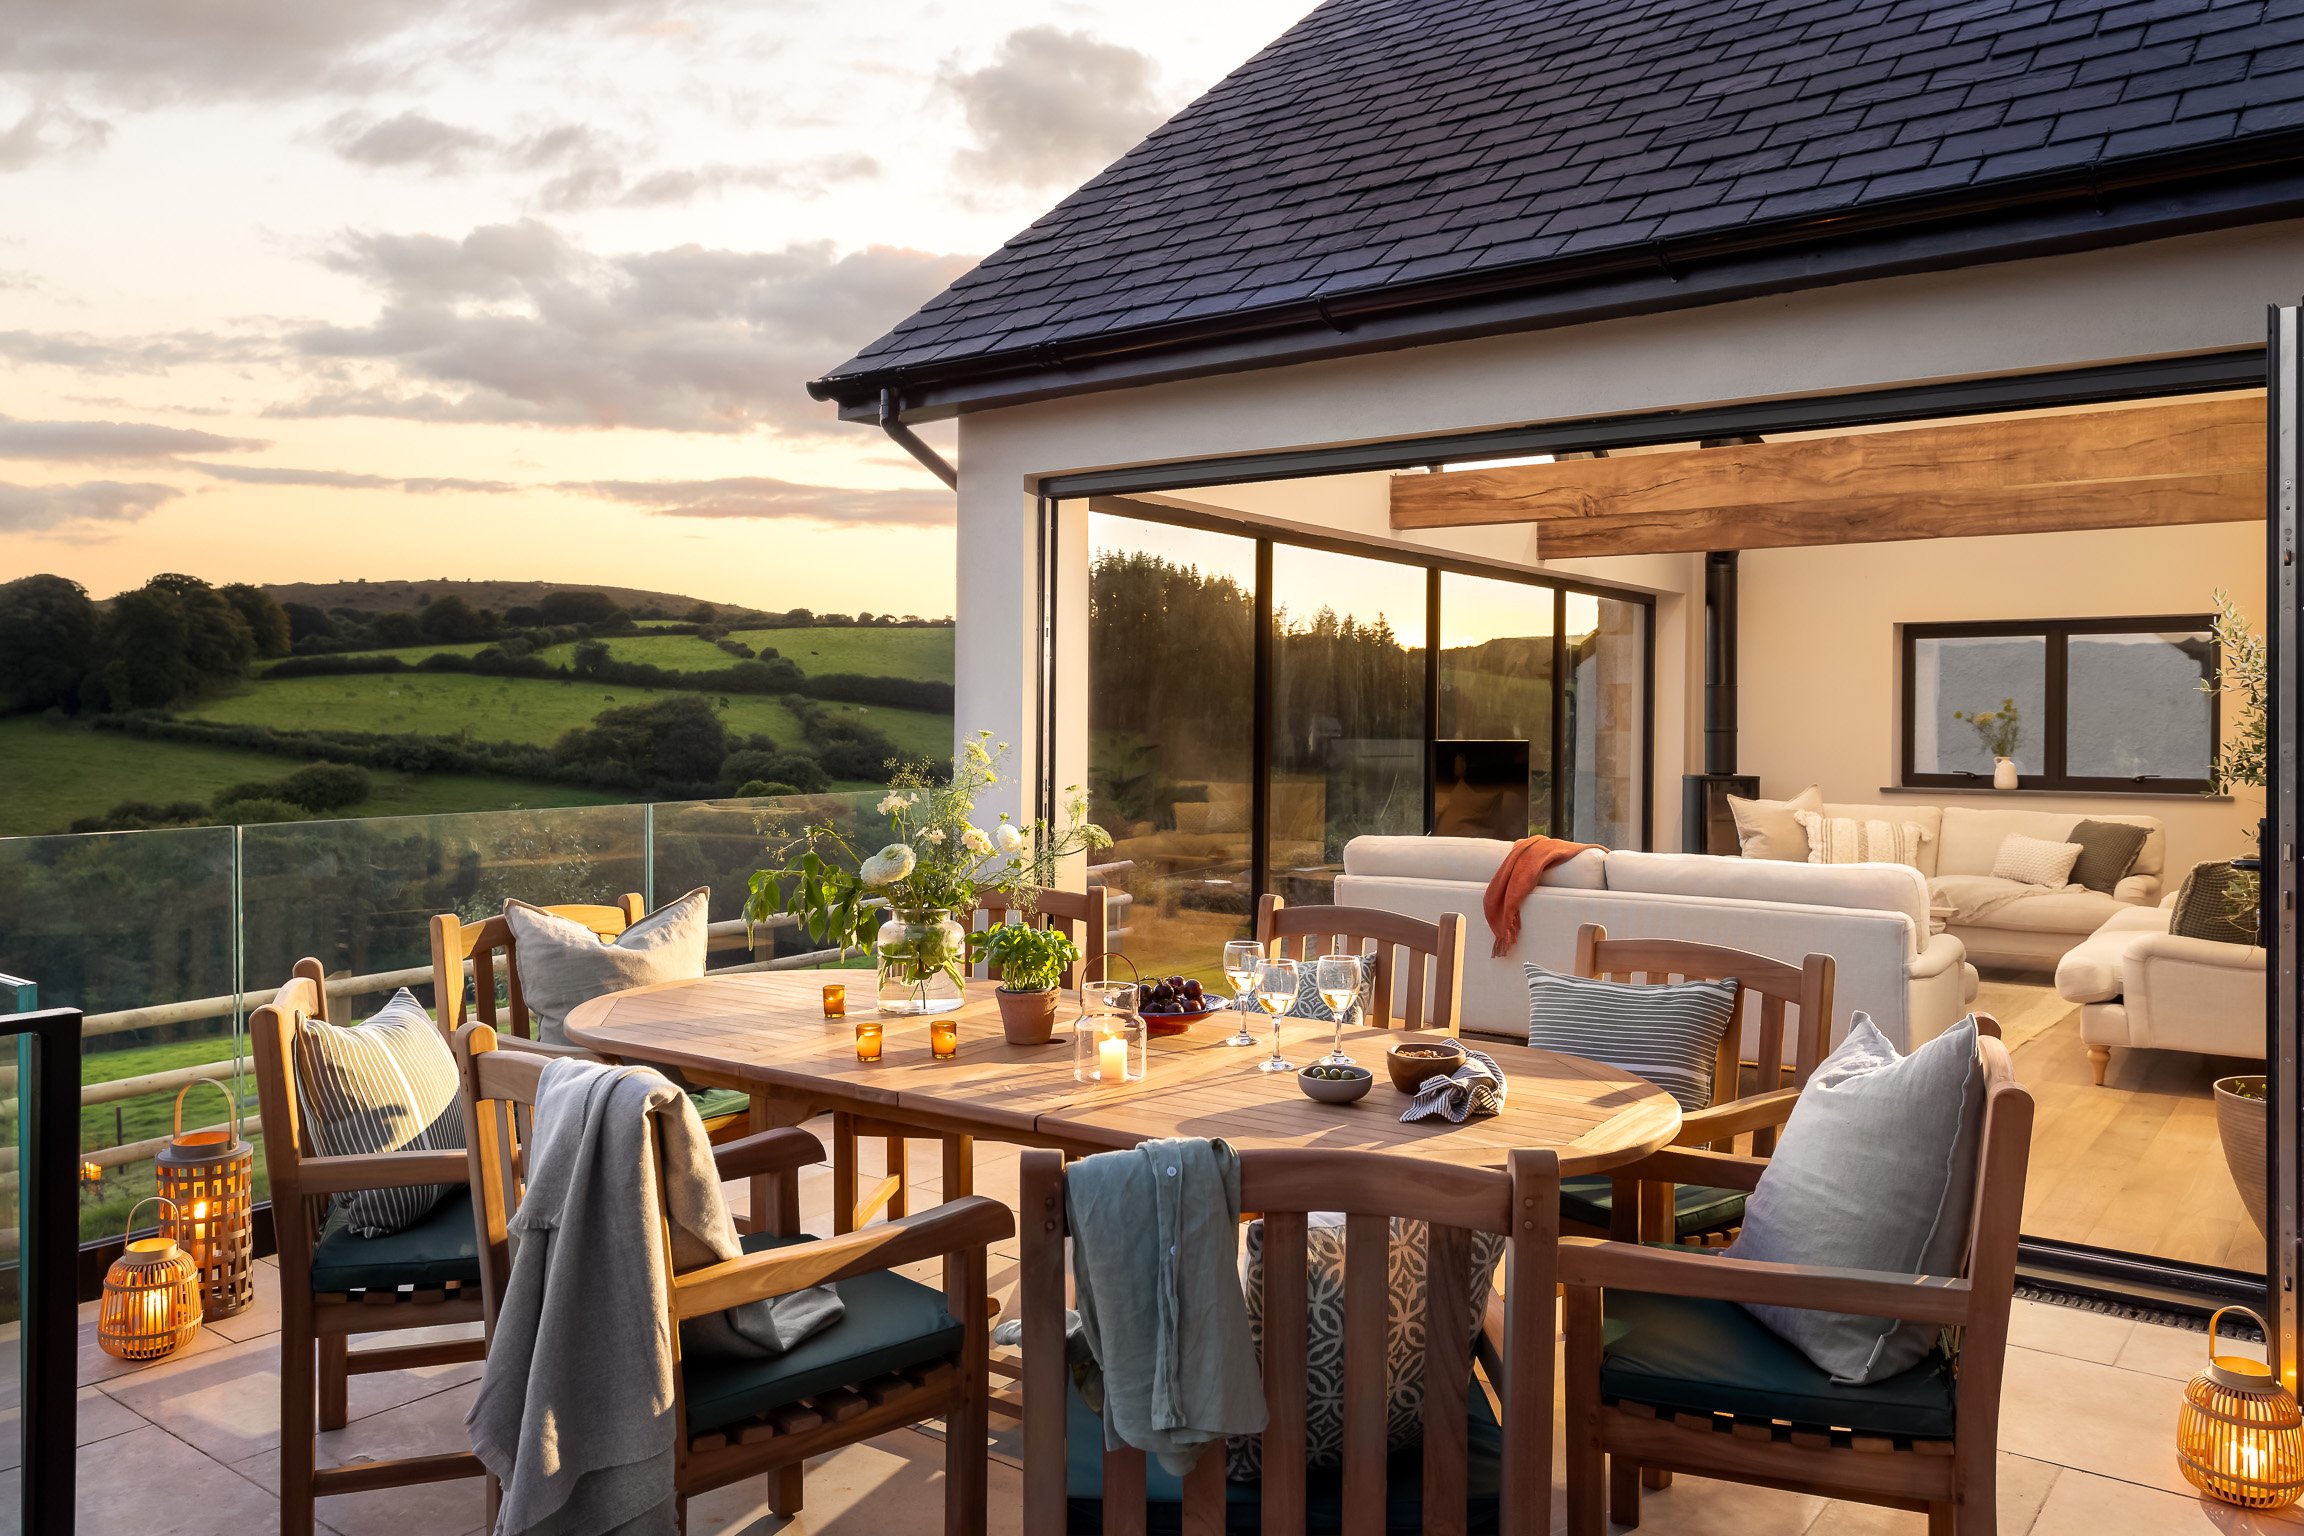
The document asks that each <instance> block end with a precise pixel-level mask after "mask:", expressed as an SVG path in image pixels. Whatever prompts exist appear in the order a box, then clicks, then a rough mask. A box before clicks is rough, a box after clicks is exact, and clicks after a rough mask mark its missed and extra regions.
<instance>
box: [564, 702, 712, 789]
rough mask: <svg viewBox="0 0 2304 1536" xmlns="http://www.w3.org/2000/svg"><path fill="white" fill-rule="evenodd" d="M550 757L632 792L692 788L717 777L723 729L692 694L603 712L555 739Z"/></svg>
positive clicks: (708, 710) (598, 780) (597, 779)
mask: <svg viewBox="0 0 2304 1536" xmlns="http://www.w3.org/2000/svg"><path fill="white" fill-rule="evenodd" d="M553 755H554V756H556V757H558V758H559V759H560V760H561V761H562V762H564V763H568V764H571V765H574V766H579V767H582V768H583V769H585V770H586V772H587V773H588V774H589V775H590V776H591V777H592V778H593V779H594V780H596V781H597V782H599V783H602V784H618V785H623V786H625V787H627V788H632V789H650V788H656V787H659V786H662V787H670V788H680V789H686V788H692V787H694V786H698V785H708V784H710V783H712V782H713V781H714V780H715V779H717V778H718V777H719V776H720V762H721V759H723V758H725V757H726V756H727V755H728V727H727V726H726V725H725V724H723V723H722V722H721V719H720V716H719V714H718V712H717V711H715V710H714V709H713V708H712V706H711V705H710V704H709V703H707V702H706V701H705V700H703V699H702V698H699V697H698V696H697V695H695V694H693V693H683V694H678V695H675V696H673V697H671V698H666V699H655V700H651V701H650V702H648V703H646V704H627V705H624V706H622V707H621V708H618V709H604V710H602V711H601V712H600V715H599V717H598V718H597V719H595V720H594V721H593V722H592V724H591V725H590V726H588V727H579V728H578V729H576V730H573V731H570V732H568V733H567V734H566V735H565V736H562V737H561V738H560V741H559V744H558V745H557V746H555V747H554V748H553Z"/></svg>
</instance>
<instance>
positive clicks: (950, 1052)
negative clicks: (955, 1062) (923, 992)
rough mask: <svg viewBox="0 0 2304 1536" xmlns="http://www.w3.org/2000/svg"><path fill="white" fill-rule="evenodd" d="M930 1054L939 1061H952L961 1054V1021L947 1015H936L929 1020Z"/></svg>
mask: <svg viewBox="0 0 2304 1536" xmlns="http://www.w3.org/2000/svg"><path fill="white" fill-rule="evenodd" d="M928 1054H929V1055H930V1056H933V1057H934V1058H935V1059H936V1060H938V1061H950V1060H951V1059H952V1058H953V1057H955V1056H957V1055H959V1054H960V1021H959V1020H958V1019H955V1018H952V1017H950V1016H948V1015H945V1014H936V1015H933V1016H931V1017H930V1018H929V1020H928Z"/></svg>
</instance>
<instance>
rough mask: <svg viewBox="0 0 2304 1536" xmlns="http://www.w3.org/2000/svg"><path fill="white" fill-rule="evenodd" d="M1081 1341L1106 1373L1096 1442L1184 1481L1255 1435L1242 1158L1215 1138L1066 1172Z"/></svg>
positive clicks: (1259, 1392) (1259, 1394)
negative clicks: (1238, 1440) (1243, 1270)
mask: <svg viewBox="0 0 2304 1536" xmlns="http://www.w3.org/2000/svg"><path fill="white" fill-rule="evenodd" d="M1064 1213H1065V1217H1066V1219H1067V1220H1068V1221H1069V1222H1070V1223H1071V1227H1072V1280H1073V1289H1074V1291H1075V1293H1076V1296H1077V1300H1078V1302H1079V1306H1080V1327H1081V1332H1082V1333H1083V1334H1084V1335H1085V1336H1086V1338H1087V1342H1088V1349H1089V1352H1090V1353H1091V1354H1092V1355H1094V1356H1095V1359H1096V1363H1097V1365H1098V1366H1099V1367H1100V1368H1101V1370H1102V1372H1103V1378H1104V1446H1105V1449H1107V1450H1117V1449H1119V1448H1120V1447H1121V1446H1124V1445H1132V1446H1134V1447H1136V1448H1137V1449H1138V1450H1141V1451H1145V1452H1148V1453H1150V1454H1152V1455H1154V1456H1157V1457H1158V1458H1159V1460H1160V1465H1161V1466H1163V1467H1165V1468H1167V1469H1168V1471H1170V1472H1172V1473H1174V1474H1176V1475H1177V1476H1182V1475H1183V1474H1184V1473H1186V1472H1189V1471H1191V1470H1192V1467H1193V1465H1194V1464H1195V1463H1196V1462H1198V1461H1199V1459H1200V1453H1201V1452H1202V1451H1203V1450H1204V1449H1206V1448H1207V1447H1208V1446H1210V1445H1215V1446H1216V1447H1217V1448H1218V1450H1219V1451H1221V1449H1222V1447H1223V1443H1224V1438H1225V1436H1227V1435H1248V1434H1255V1433H1257V1432H1259V1431H1261V1430H1262V1429H1263V1428H1264V1378H1263V1375H1262V1373H1261V1372H1260V1371H1259V1370H1258V1369H1257V1365H1256V1342H1255V1338H1254V1336H1253V1335H1251V1334H1250V1333H1249V1331H1248V1301H1247V1298H1246V1297H1245V1296H1244V1295H1243V1294H1242V1293H1241V1290H1240V1160H1239V1158H1238V1157H1237V1156H1235V1155H1234V1153H1233V1151H1232V1149H1231V1148H1230V1147H1229V1146H1227V1145H1225V1144H1224V1143H1223V1142H1221V1141H1201V1140H1175V1141H1148V1142H1145V1143H1144V1144H1143V1145H1142V1146H1139V1147H1136V1148H1133V1149H1132V1150H1130V1151H1126V1152H1106V1153H1103V1154H1101V1155H1099V1156H1096V1157H1089V1158H1083V1159H1081V1160H1080V1161H1079V1162H1077V1163H1074V1164H1073V1165H1072V1167H1071V1169H1070V1170H1069V1171H1068V1172H1066V1174H1065V1175H1064Z"/></svg>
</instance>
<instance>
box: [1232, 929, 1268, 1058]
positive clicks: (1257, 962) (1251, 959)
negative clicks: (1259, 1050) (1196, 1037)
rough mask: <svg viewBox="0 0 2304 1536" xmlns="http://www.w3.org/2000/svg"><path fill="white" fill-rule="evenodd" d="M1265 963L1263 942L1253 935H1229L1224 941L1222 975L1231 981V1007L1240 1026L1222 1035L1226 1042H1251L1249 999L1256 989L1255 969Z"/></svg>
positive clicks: (1253, 1038) (1253, 1036) (1254, 1036)
mask: <svg viewBox="0 0 2304 1536" xmlns="http://www.w3.org/2000/svg"><path fill="white" fill-rule="evenodd" d="M1263 964H1264V946H1263V945H1261V944H1259V943H1257V942H1256V941H1255V940H1254V939H1229V940H1227V941H1226V942H1225V945H1224V979H1225V980H1226V981H1228V982H1230V983H1231V984H1232V1011H1233V1012H1235V1013H1237V1014H1238V1015H1239V1016H1240V1027H1239V1028H1238V1029H1236V1030H1234V1031H1233V1032H1232V1033H1231V1034H1229V1035H1226V1036H1225V1037H1224V1043H1225V1044H1226V1045H1250V1046H1252V1045H1254V1044H1255V1043H1256V1032H1255V1031H1254V1030H1252V1029H1250V1028H1249V1027H1248V1000H1249V998H1250V997H1251V996H1252V995H1253V994H1254V993H1255V990H1256V972H1257V970H1258V968H1259V967H1261V966H1262V965H1263Z"/></svg>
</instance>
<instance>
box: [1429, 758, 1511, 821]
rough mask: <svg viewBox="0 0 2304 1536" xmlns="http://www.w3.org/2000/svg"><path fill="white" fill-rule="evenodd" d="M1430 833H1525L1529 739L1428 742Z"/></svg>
mask: <svg viewBox="0 0 2304 1536" xmlns="http://www.w3.org/2000/svg"><path fill="white" fill-rule="evenodd" d="M1432 834H1433V836H1435V837H1501V838H1507V839H1517V838H1523V837H1526V836H1527V835H1528V743H1526V742H1525V741H1476V740H1453V741H1447V740H1444V741H1435V742H1434V743H1432Z"/></svg>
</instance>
